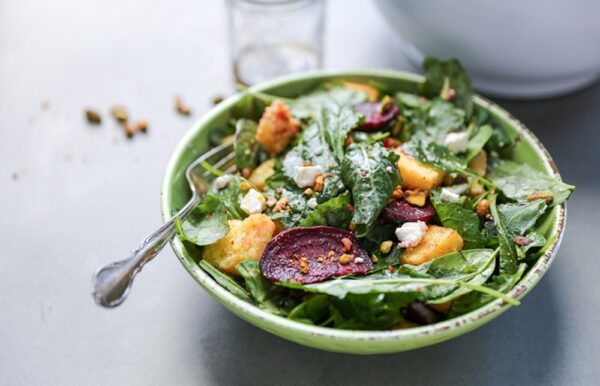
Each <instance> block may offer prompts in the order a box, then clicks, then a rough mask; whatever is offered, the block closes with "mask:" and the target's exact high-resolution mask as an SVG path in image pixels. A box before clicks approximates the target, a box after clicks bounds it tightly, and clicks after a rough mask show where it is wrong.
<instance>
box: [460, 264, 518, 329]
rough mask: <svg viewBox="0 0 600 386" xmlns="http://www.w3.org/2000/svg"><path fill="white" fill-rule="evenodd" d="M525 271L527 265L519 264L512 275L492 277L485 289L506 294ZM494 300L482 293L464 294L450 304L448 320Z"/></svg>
mask: <svg viewBox="0 0 600 386" xmlns="http://www.w3.org/2000/svg"><path fill="white" fill-rule="evenodd" d="M526 269H527V264H525V263H521V264H520V265H519V268H518V269H517V271H516V272H515V273H514V274H506V273H505V274H500V275H496V276H493V277H492V278H491V281H490V282H489V283H486V284H485V287H488V288H491V289H493V290H495V291H498V292H501V293H506V292H508V291H510V290H511V289H512V288H513V287H514V286H515V285H516V284H517V283H518V282H519V280H521V277H523V273H525V270H526ZM494 299H496V298H495V297H493V296H490V295H488V294H486V293H483V292H475V291H473V292H470V293H468V294H465V295H463V296H461V297H459V298H458V299H456V300H455V301H454V302H453V303H452V308H451V309H450V312H449V314H448V317H449V318H454V317H456V316H459V315H464V314H466V313H468V312H471V311H473V310H476V309H478V308H480V307H483V306H484V305H486V304H487V303H489V302H491V301H492V300H494Z"/></svg>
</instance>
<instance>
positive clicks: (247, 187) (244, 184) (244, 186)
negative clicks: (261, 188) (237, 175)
mask: <svg viewBox="0 0 600 386" xmlns="http://www.w3.org/2000/svg"><path fill="white" fill-rule="evenodd" d="M250 188H252V186H250V184H249V183H248V182H246V181H242V182H241V183H240V189H241V190H242V191H243V192H247V191H249V190H250Z"/></svg>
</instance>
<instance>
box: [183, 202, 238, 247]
mask: <svg viewBox="0 0 600 386" xmlns="http://www.w3.org/2000/svg"><path fill="white" fill-rule="evenodd" d="M175 227H176V228H177V233H178V234H179V236H180V237H181V238H182V239H184V240H187V241H189V242H191V243H194V244H196V245H199V246H204V245H210V244H213V243H215V242H217V241H218V240H220V239H222V238H223V237H225V235H226V234H227V232H229V225H227V211H226V210H225V207H224V206H223V205H222V204H221V201H219V199H218V198H216V197H214V196H210V195H207V196H206V197H205V198H204V203H203V204H202V205H200V206H199V207H198V208H196V209H195V210H194V211H192V213H190V214H189V215H188V216H187V217H186V219H185V220H184V221H183V222H182V221H180V219H179V218H176V219H175Z"/></svg>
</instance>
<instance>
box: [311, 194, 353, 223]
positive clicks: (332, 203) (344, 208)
mask: <svg viewBox="0 0 600 386" xmlns="http://www.w3.org/2000/svg"><path fill="white" fill-rule="evenodd" d="M349 205H350V193H344V194H341V195H339V196H337V197H334V198H331V199H329V200H327V201H325V202H324V203H322V204H319V205H317V206H316V207H315V209H314V210H312V211H311V212H310V213H309V214H308V216H306V218H305V219H304V220H302V222H300V226H303V227H310V226H316V225H329V226H334V227H337V228H342V229H346V228H348V225H349V224H350V220H351V219H352V212H351V211H350V209H349Z"/></svg>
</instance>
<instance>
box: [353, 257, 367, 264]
mask: <svg viewBox="0 0 600 386" xmlns="http://www.w3.org/2000/svg"><path fill="white" fill-rule="evenodd" d="M354 262H355V263H356V264H361V263H364V262H365V259H363V258H362V257H357V258H355V259H354Z"/></svg>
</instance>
